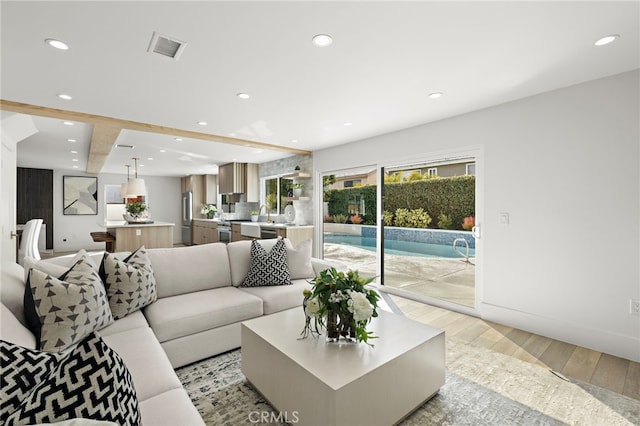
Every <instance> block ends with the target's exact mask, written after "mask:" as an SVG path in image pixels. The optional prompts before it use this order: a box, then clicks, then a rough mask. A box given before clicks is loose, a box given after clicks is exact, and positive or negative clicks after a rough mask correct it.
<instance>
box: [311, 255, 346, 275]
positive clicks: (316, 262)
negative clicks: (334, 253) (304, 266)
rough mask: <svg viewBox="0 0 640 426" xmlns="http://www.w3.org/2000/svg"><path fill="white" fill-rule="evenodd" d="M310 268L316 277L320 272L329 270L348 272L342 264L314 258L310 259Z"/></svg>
mask: <svg viewBox="0 0 640 426" xmlns="http://www.w3.org/2000/svg"><path fill="white" fill-rule="evenodd" d="M311 266H313V271H314V272H315V273H316V276H317V275H320V272H322V271H324V270H325V269H329V268H336V269H337V270H338V271H343V272H347V271H348V270H349V267H348V266H347V265H346V264H344V263H342V262H338V261H335V260H324V259H318V258H316V257H312V258H311Z"/></svg>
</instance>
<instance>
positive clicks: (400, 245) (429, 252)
mask: <svg viewBox="0 0 640 426" xmlns="http://www.w3.org/2000/svg"><path fill="white" fill-rule="evenodd" d="M324 242H325V243H329V244H344V245H347V246H352V247H358V248H361V249H365V250H369V251H374V252H375V251H376V239H375V238H372V237H362V236H360V235H347V234H328V233H325V234H324ZM384 245H385V247H384V252H385V254H396V255H399V256H417V257H447V258H452V259H461V258H464V255H463V254H461V253H459V252H458V251H457V250H454V248H453V246H450V245H443V244H431V243H416V242H413V241H400V240H385V242H384ZM457 248H458V250H460V252H462V253H466V246H465V245H464V244H458V246H457ZM469 257H475V249H469Z"/></svg>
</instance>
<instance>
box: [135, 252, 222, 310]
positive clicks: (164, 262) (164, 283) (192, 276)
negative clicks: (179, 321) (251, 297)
mask: <svg viewBox="0 0 640 426" xmlns="http://www.w3.org/2000/svg"><path fill="white" fill-rule="evenodd" d="M147 252H148V256H149V259H150V260H151V264H152V265H153V270H154V272H155V276H156V285H157V288H158V297H159V298H163V297H169V296H175V295H177V294H183V293H191V292H194V291H200V290H210V289H213V288H218V287H225V286H228V285H231V272H230V271H229V258H228V256H227V246H226V245H225V244H222V243H214V244H201V245H195V246H189V247H174V248H165V249H149V250H148V251H147Z"/></svg>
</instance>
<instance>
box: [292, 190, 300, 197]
mask: <svg viewBox="0 0 640 426" xmlns="http://www.w3.org/2000/svg"><path fill="white" fill-rule="evenodd" d="M301 195H302V188H293V196H294V197H299V196H301Z"/></svg>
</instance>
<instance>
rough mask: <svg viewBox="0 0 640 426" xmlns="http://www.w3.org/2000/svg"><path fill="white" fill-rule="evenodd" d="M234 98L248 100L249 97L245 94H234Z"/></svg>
mask: <svg viewBox="0 0 640 426" xmlns="http://www.w3.org/2000/svg"><path fill="white" fill-rule="evenodd" d="M236 96H237V97H239V98H240V99H249V98H250V97H251V96H249V95H248V94H247V93H238V94H236Z"/></svg>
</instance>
